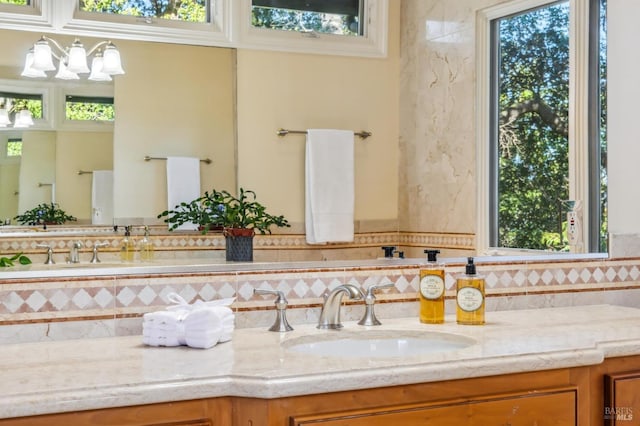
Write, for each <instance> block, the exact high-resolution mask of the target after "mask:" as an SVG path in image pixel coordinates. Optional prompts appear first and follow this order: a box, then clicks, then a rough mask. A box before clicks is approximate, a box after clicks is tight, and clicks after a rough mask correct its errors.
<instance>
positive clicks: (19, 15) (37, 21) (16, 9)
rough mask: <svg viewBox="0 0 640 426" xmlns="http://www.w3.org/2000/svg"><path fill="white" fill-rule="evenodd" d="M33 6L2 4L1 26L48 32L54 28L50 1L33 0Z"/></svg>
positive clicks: (0, 10) (0, 7) (0, 11)
mask: <svg viewBox="0 0 640 426" xmlns="http://www.w3.org/2000/svg"><path fill="white" fill-rule="evenodd" d="M31 2H32V3H31V5H29V6H20V5H14V4H0V26H1V27H2V28H3V29H24V27H25V26H28V27H29V28H32V29H34V30H39V31H46V30H50V29H52V28H53V21H54V18H53V9H54V7H53V5H52V4H51V2H50V1H49V0H31Z"/></svg>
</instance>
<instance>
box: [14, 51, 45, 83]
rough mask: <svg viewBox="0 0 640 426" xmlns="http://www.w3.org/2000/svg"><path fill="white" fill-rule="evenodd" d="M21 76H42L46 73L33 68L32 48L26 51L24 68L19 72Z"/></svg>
mask: <svg viewBox="0 0 640 426" xmlns="http://www.w3.org/2000/svg"><path fill="white" fill-rule="evenodd" d="M20 75H21V76H23V77H31V78H44V77H46V76H47V74H46V73H45V72H44V71H42V70H37V69H35V68H33V49H31V50H30V51H29V53H27V57H26V59H25V61H24V69H23V70H22V72H21V73H20Z"/></svg>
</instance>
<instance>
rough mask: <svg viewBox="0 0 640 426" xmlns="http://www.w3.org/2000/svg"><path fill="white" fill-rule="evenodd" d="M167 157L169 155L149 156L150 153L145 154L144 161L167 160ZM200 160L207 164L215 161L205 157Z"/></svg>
mask: <svg viewBox="0 0 640 426" xmlns="http://www.w3.org/2000/svg"><path fill="white" fill-rule="evenodd" d="M166 159H167V157H149V156H148V155H145V157H144V161H151V160H166ZM200 161H202V162H203V163H207V164H211V163H212V162H213V161H211V159H210V158H205V159H204V160H203V159H200Z"/></svg>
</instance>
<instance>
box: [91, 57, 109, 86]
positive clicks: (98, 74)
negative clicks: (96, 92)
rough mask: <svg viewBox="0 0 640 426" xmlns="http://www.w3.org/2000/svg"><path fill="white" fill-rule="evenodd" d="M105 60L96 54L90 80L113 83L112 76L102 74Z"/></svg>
mask: <svg viewBox="0 0 640 426" xmlns="http://www.w3.org/2000/svg"><path fill="white" fill-rule="evenodd" d="M102 66H103V58H102V55H100V54H96V56H94V57H93V61H91V74H90V75H89V80H93V81H111V76H110V75H109V74H107V73H105V72H102Z"/></svg>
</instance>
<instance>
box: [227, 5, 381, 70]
mask: <svg viewBox="0 0 640 426" xmlns="http://www.w3.org/2000/svg"><path fill="white" fill-rule="evenodd" d="M239 2H240V5H241V6H240V9H239V13H238V15H239V17H240V26H239V27H240V31H239V38H238V41H239V43H240V45H241V46H243V47H249V48H258V49H265V48H266V49H271V50H282V51H294V52H311V53H324V54H334V55H358V56H372V57H380V56H385V55H386V52H387V50H386V49H387V46H386V44H387V16H388V15H387V12H388V0H336V1H325V0H239Z"/></svg>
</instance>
